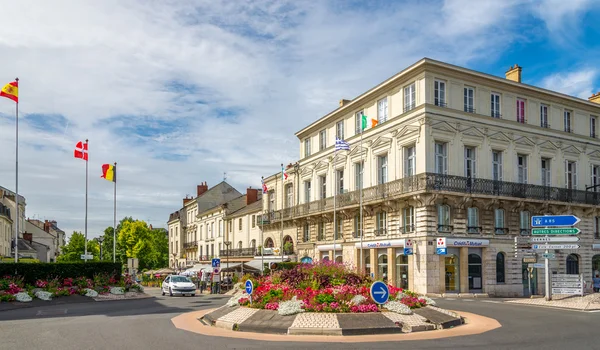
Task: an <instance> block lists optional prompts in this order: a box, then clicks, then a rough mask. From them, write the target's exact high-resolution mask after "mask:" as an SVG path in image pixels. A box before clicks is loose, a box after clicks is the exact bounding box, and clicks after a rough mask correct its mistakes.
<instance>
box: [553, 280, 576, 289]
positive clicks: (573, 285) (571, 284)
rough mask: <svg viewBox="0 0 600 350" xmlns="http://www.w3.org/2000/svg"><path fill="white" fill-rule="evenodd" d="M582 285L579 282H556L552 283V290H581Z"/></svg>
mask: <svg viewBox="0 0 600 350" xmlns="http://www.w3.org/2000/svg"><path fill="white" fill-rule="evenodd" d="M581 285H582V283H581V282H580V281H577V282H554V281H552V288H581Z"/></svg>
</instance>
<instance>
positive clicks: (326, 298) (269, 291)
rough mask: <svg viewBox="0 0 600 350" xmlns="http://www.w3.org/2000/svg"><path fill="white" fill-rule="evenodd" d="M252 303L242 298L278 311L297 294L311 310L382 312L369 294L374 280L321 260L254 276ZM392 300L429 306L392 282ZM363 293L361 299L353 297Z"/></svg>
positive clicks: (246, 304) (415, 295)
mask: <svg viewBox="0 0 600 350" xmlns="http://www.w3.org/2000/svg"><path fill="white" fill-rule="evenodd" d="M252 281H253V283H254V292H253V294H252V303H250V302H249V299H248V298H241V299H240V301H239V304H240V305H243V306H248V307H252V308H258V309H267V310H277V309H278V305H279V303H280V302H284V301H290V300H292V298H294V297H296V298H297V300H299V301H302V306H301V307H302V309H303V310H304V311H308V312H335V313H347V312H352V313H365V312H379V311H380V307H379V306H378V305H377V304H375V302H374V301H373V299H372V298H371V295H370V286H371V283H372V281H371V279H370V278H369V277H368V276H366V275H362V274H357V273H355V272H353V271H352V269H351V267H350V266H348V265H344V264H340V263H335V262H330V261H321V262H316V263H313V264H299V265H297V266H295V267H294V268H292V269H290V270H283V271H276V272H274V273H272V274H271V275H269V276H264V277H260V278H258V279H252ZM388 287H389V292H390V301H393V300H396V296H398V295H400V296H401V297H402V298H400V299H399V300H397V301H399V302H401V303H402V304H405V305H406V306H408V307H409V308H411V309H413V308H419V307H423V306H425V305H427V303H426V301H425V300H424V299H421V298H418V296H417V294H415V293H412V292H410V291H407V290H403V289H402V288H397V287H395V286H393V285H389V286H388ZM357 295H360V296H362V297H364V299H363V298H360V300H361V302H360V303H359V304H358V305H356V304H354V303H353V300H356V299H355V297H356V296H357Z"/></svg>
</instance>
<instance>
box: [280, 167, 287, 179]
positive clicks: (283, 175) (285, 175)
mask: <svg viewBox="0 0 600 350" xmlns="http://www.w3.org/2000/svg"><path fill="white" fill-rule="evenodd" d="M285 179H287V174H286V173H285V170H283V164H281V181H282V182H283V180H285Z"/></svg>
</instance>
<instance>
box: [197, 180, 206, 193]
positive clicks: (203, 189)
mask: <svg viewBox="0 0 600 350" xmlns="http://www.w3.org/2000/svg"><path fill="white" fill-rule="evenodd" d="M206 191H208V185H207V184H206V181H204V182H203V183H201V184H200V185H198V186H197V195H198V197H200V196H201V195H203V194H204V192H206Z"/></svg>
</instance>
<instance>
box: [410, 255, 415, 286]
mask: <svg viewBox="0 0 600 350" xmlns="http://www.w3.org/2000/svg"><path fill="white" fill-rule="evenodd" d="M415 270H416V266H415V256H414V255H409V256H408V289H409V290H412V291H414V290H415V276H414V275H415V273H414V271H415Z"/></svg>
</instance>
